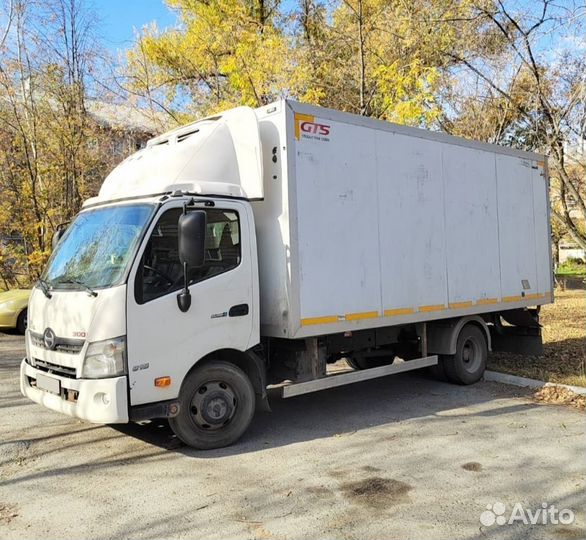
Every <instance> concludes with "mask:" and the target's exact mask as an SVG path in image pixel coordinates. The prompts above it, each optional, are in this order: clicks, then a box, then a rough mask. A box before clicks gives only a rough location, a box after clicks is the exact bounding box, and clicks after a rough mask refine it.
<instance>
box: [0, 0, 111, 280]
mask: <svg viewBox="0 0 586 540" xmlns="http://www.w3.org/2000/svg"><path fill="white" fill-rule="evenodd" d="M9 9H10V13H12V17H11V19H10V20H9V27H8V28H7V30H6V32H4V33H3V34H2V36H4V38H3V39H2V42H0V43H2V47H1V48H0V190H1V192H2V205H1V210H0V240H3V239H4V240H5V241H3V242H2V244H0V268H1V269H2V275H3V278H5V279H7V280H8V281H11V282H18V277H17V273H18V272H24V273H26V274H27V275H26V276H23V277H24V279H22V278H21V281H27V280H28V278H31V279H32V278H35V277H37V276H38V275H39V273H40V271H41V269H42V267H43V266H44V264H45V262H46V260H47V258H48V256H49V254H50V250H51V237H52V234H53V231H54V230H55V229H56V227H57V226H58V225H59V224H60V223H62V222H65V221H68V220H69V219H70V218H71V217H72V216H73V215H74V214H75V213H76V212H77V211H78V210H79V208H80V205H81V201H82V200H83V199H84V198H86V197H87V196H88V195H89V194H93V193H94V192H95V191H96V189H97V187H98V186H99V182H100V181H101V179H102V178H103V177H104V175H105V172H106V167H107V165H108V164H107V160H105V159H104V156H103V155H101V153H100V151H101V147H100V145H99V144H97V143H96V140H97V138H98V137H99V135H100V130H99V128H97V126H95V124H94V123H93V122H92V121H91V119H90V117H89V115H88V114H87V111H86V96H87V88H86V84H87V80H88V73H89V71H90V69H91V67H92V64H93V54H94V50H93V42H92V36H91V24H92V23H91V21H90V19H88V15H87V12H86V11H84V9H83V6H82V5H81V4H80V2H79V0H52V1H51V2H47V3H43V4H32V3H30V2H26V1H25V0H13V1H12V3H11V4H10V7H9ZM6 239H9V241H7V240H6Z"/></svg>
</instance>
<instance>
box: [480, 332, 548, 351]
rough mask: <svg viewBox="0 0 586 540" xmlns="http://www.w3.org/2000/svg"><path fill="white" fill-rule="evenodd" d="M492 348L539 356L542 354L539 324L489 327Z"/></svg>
mask: <svg viewBox="0 0 586 540" xmlns="http://www.w3.org/2000/svg"><path fill="white" fill-rule="evenodd" d="M490 337H491V341H492V350H493V351H494V352H510V353H515V354H526V355H530V356H540V355H542V354H543V341H542V339H541V328H540V327H539V326H537V327H535V326H533V327H529V326H500V327H495V326H491V327H490Z"/></svg>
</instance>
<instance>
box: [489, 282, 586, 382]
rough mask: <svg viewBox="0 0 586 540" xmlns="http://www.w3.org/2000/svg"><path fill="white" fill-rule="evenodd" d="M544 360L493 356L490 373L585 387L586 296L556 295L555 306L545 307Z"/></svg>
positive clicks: (581, 292)
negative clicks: (498, 372) (496, 372)
mask: <svg viewBox="0 0 586 540" xmlns="http://www.w3.org/2000/svg"><path fill="white" fill-rule="evenodd" d="M540 320H541V324H542V325H543V328H542V332H543V346H544V350H545V354H544V355H543V356H522V355H517V354H509V353H490V354H489V358H488V369H492V370H494V371H500V372H501V373H510V374H512V375H520V376H522V377H529V378H531V379H538V380H541V381H548V382H555V383H563V384H570V385H574V386H586V377H585V372H584V361H585V358H586V294H585V293H584V291H556V293H555V303H554V304H548V305H546V306H543V307H542V309H541V316H540Z"/></svg>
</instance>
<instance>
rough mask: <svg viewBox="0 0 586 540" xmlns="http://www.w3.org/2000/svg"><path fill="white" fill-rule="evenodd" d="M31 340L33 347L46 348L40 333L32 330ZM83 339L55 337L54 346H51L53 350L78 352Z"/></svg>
mask: <svg viewBox="0 0 586 540" xmlns="http://www.w3.org/2000/svg"><path fill="white" fill-rule="evenodd" d="M30 335H31V341H32V343H33V345H34V346H35V347H40V348H42V349H46V348H47V347H45V341H44V339H43V335H42V334H35V333H34V332H31V333H30ZM83 344H84V341H83V339H68V338H60V337H56V338H55V346H54V347H53V350H54V351H57V352H62V353H67V354H78V353H79V351H81V349H82V348H83Z"/></svg>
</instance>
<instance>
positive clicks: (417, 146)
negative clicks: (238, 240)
mask: <svg viewBox="0 0 586 540" xmlns="http://www.w3.org/2000/svg"><path fill="white" fill-rule="evenodd" d="M256 113H257V117H258V119H259V127H260V135H261V141H262V145H263V148H262V153H263V171H264V186H263V187H264V200H259V201H256V202H253V203H252V205H253V211H254V215H255V221H256V228H257V242H258V254H259V255H258V256H259V274H260V297H261V298H260V303H261V314H260V317H261V321H260V322H261V334H262V335H266V336H272V337H281V338H301V337H310V336H318V335H324V334H330V333H335V332H344V331H352V330H358V329H365V328H374V327H382V326H392V325H395V324H404V323H410V322H419V321H429V320H437V319H442V318H449V317H456V316H461V315H465V314H470V313H483V312H495V311H502V310H508V309H514V308H519V307H525V306H534V305H540V304H544V303H549V302H551V301H553V297H552V290H553V286H552V264H551V253H550V248H549V238H550V233H549V205H548V178H547V169H546V166H545V158H544V157H543V156H540V155H538V154H533V153H528V152H523V151H517V150H513V149H509V148H503V147H500V146H496V145H489V144H484V143H478V142H473V141H467V140H465V139H461V138H457V137H452V136H449V135H445V134H441V133H434V132H429V131H425V130H421V129H415V128H408V127H404V126H398V125H394V124H391V123H389V122H384V121H378V120H372V119H368V118H363V117H359V116H356V115H351V114H346V113H341V112H338V111H333V110H328V109H323V108H317V107H312V106H307V105H302V104H299V103H296V102H292V101H281V102H278V103H276V104H272V105H270V106H267V107H264V108H262V109H257V111H256Z"/></svg>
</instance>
